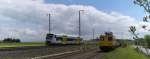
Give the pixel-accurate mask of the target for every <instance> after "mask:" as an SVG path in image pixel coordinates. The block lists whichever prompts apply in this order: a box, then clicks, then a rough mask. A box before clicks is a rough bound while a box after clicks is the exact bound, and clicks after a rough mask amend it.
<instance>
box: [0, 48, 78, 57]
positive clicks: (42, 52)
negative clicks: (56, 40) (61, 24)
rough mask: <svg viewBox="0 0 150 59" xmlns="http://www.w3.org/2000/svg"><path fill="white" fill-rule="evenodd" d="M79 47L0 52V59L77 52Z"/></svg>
mask: <svg viewBox="0 0 150 59" xmlns="http://www.w3.org/2000/svg"><path fill="white" fill-rule="evenodd" d="M80 47H81V46H51V47H42V48H33V49H32V48H30V49H16V50H15V49H13V50H6V51H5V50H0V59H29V58H32V57H37V56H43V55H49V54H55V53H61V52H66V51H73V50H78V49H80Z"/></svg>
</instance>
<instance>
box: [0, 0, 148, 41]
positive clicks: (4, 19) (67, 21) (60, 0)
mask: <svg viewBox="0 0 150 59" xmlns="http://www.w3.org/2000/svg"><path fill="white" fill-rule="evenodd" d="M64 1H65V2H64ZM86 2H87V3H86ZM107 2H108V1H107V0H106V1H104V0H102V1H101V0H100V1H99V0H92V1H91V0H85V1H81V0H0V38H1V40H2V39H3V38H7V37H13V38H20V39H21V40H22V41H24V42H27V41H45V35H46V33H48V16H47V14H48V13H51V14H52V16H51V21H52V33H55V34H66V35H72V36H77V35H78V33H77V32H78V11H79V10H84V11H83V12H81V32H82V33H81V34H82V37H83V38H84V39H90V38H92V29H93V28H94V29H95V32H96V33H95V35H96V36H98V35H100V34H102V33H104V32H105V31H112V32H113V33H114V34H115V36H116V37H117V38H131V37H132V36H131V34H130V33H129V32H128V29H129V28H128V27H129V26H131V25H135V26H136V27H137V28H138V32H139V33H140V35H141V36H143V35H144V34H147V33H149V32H147V31H144V30H143V29H141V28H140V26H141V25H142V24H145V23H143V22H140V20H139V19H142V17H143V16H144V12H143V9H142V8H138V6H135V5H134V4H133V2H132V1H126V0H125V1H116V2H114V1H110V2H109V4H110V5H109V4H104V3H107ZM102 3H103V4H102ZM117 3H124V4H125V3H129V4H125V5H124V4H122V6H121V7H120V6H119V4H117ZM117 5H118V6H117ZM130 6H131V7H130ZM113 7H114V8H113ZM121 8H123V9H121ZM132 8H133V9H132ZM124 9H125V10H124ZM137 9H138V10H137ZM136 11H137V12H136ZM136 13H137V14H136ZM139 14H140V15H139ZM148 25H149V24H148Z"/></svg>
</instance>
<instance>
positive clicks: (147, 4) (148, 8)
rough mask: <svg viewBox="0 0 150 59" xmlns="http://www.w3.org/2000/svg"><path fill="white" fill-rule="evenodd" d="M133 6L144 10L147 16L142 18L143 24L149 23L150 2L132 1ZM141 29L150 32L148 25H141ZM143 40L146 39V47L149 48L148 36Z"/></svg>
mask: <svg viewBox="0 0 150 59" xmlns="http://www.w3.org/2000/svg"><path fill="white" fill-rule="evenodd" d="M134 4H136V5H139V6H140V7H143V8H144V10H145V11H146V12H147V13H148V14H149V15H147V16H144V17H143V21H144V22H148V23H149V22H150V21H149V20H150V0H134ZM142 28H143V29H145V30H148V31H150V28H148V25H143V26H142ZM144 39H146V42H147V44H148V46H149V47H150V35H145V37H144Z"/></svg>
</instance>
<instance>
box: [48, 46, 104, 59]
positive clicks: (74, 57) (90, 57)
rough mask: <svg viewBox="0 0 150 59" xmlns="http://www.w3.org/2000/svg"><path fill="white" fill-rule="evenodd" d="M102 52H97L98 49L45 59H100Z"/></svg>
mask: <svg viewBox="0 0 150 59" xmlns="http://www.w3.org/2000/svg"><path fill="white" fill-rule="evenodd" d="M104 54H105V53H104V52H99V50H98V48H96V49H92V50H87V51H81V52H78V53H72V54H68V55H62V56H57V57H50V58H45V59H100V58H102V57H103V56H104Z"/></svg>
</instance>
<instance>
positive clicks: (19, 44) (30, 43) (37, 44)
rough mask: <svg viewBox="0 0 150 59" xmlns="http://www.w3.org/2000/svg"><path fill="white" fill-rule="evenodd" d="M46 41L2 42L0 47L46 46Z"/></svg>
mask: <svg viewBox="0 0 150 59" xmlns="http://www.w3.org/2000/svg"><path fill="white" fill-rule="evenodd" d="M44 45H45V43H44V42H23V43H0V48H7V47H21V46H44Z"/></svg>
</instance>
